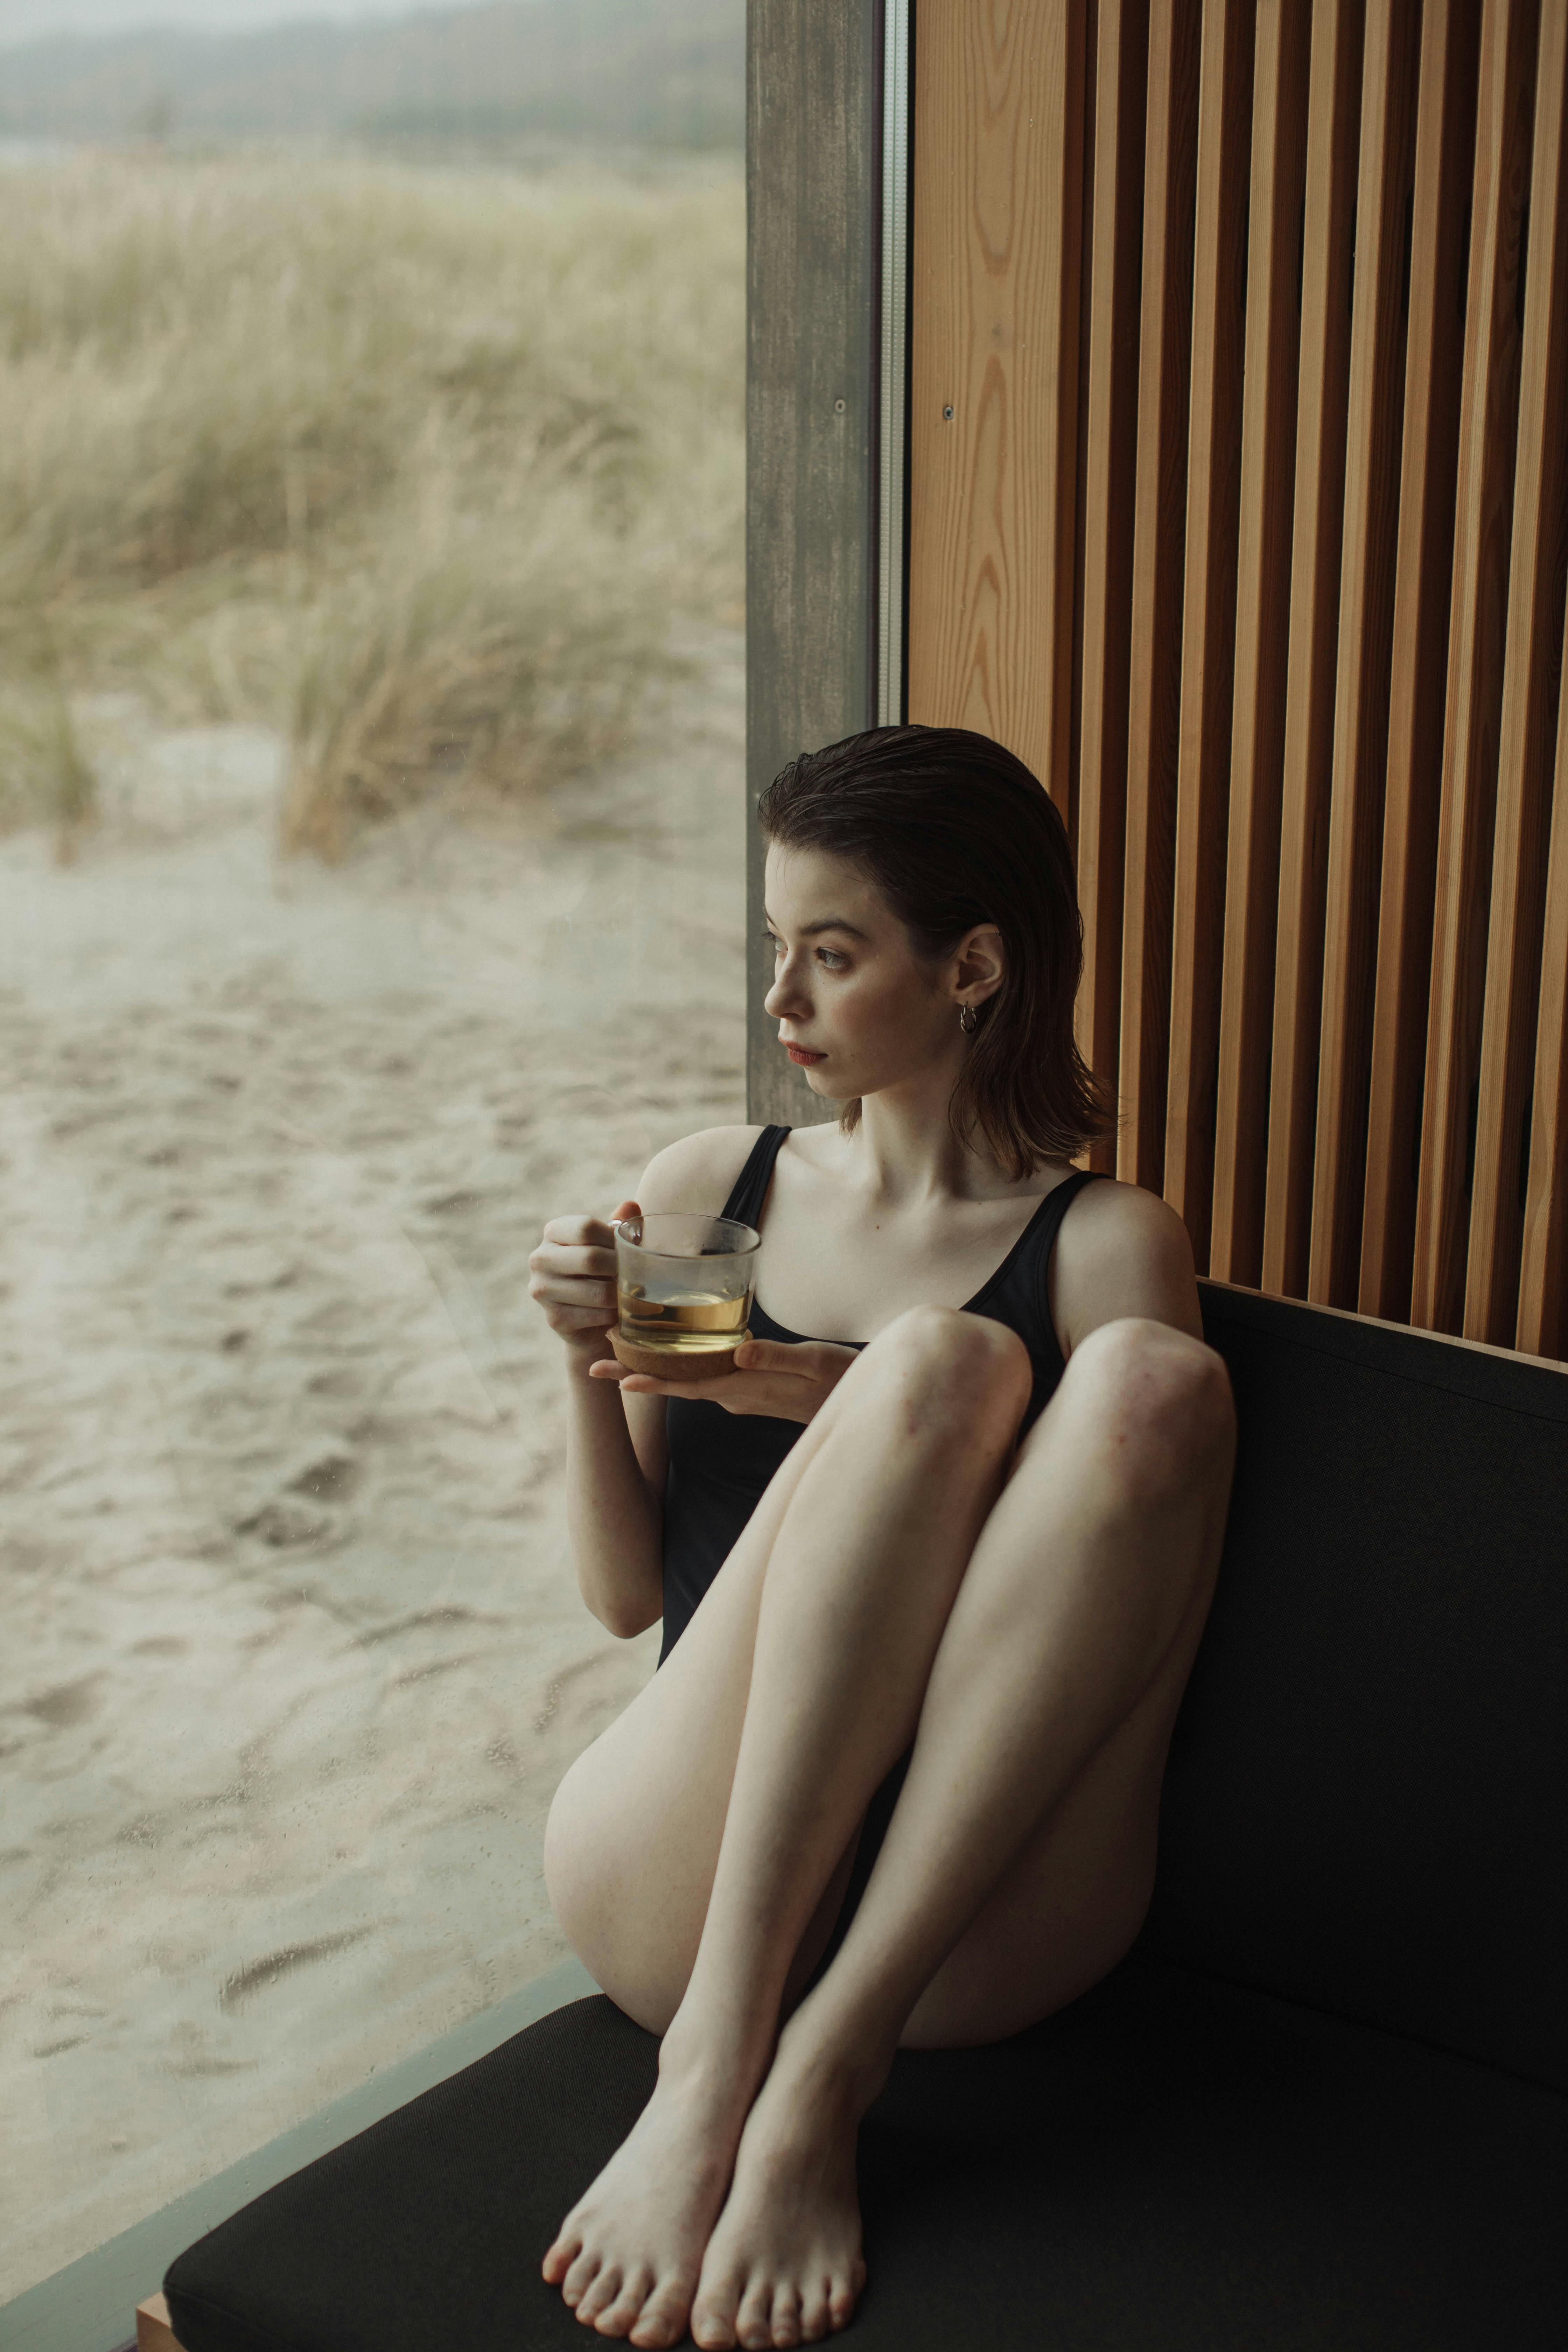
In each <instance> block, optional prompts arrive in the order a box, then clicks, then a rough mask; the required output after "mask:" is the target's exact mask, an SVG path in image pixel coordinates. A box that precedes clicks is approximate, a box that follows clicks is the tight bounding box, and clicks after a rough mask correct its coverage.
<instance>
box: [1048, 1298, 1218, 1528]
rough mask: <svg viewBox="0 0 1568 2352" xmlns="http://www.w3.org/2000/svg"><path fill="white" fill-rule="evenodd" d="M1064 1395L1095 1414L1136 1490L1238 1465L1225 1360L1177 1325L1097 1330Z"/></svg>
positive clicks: (1144, 1323)
mask: <svg viewBox="0 0 1568 2352" xmlns="http://www.w3.org/2000/svg"><path fill="white" fill-rule="evenodd" d="M1069 1384H1070V1385H1069ZM1063 1388H1064V1390H1065V1391H1068V1395H1069V1396H1070V1397H1071V1398H1073V1399H1074V1400H1075V1401H1077V1402H1080V1403H1084V1404H1087V1405H1088V1406H1089V1409H1090V1410H1091V1411H1092V1412H1095V1413H1096V1414H1097V1416H1098V1418H1099V1421H1100V1427H1101V1429H1102V1431H1103V1433H1104V1434H1105V1436H1106V1438H1107V1440H1108V1441H1109V1442H1110V1444H1113V1445H1114V1446H1115V1447H1116V1449H1117V1450H1118V1452H1119V1453H1120V1454H1123V1455H1124V1456H1125V1460H1126V1470H1127V1475H1128V1477H1129V1479H1130V1481H1131V1483H1133V1484H1135V1485H1137V1486H1143V1485H1145V1484H1147V1485H1150V1486H1152V1487H1157V1488H1159V1489H1160V1490H1161V1491H1162V1492H1163V1491H1164V1490H1165V1489H1166V1488H1167V1487H1168V1486H1170V1485H1172V1484H1173V1483H1174V1484H1176V1485H1179V1486H1188V1485H1190V1484H1191V1482H1192V1479H1193V1477H1194V1475H1202V1474H1204V1473H1205V1471H1207V1470H1208V1469H1209V1468H1211V1467H1214V1466H1217V1465H1226V1466H1228V1465H1229V1463H1230V1461H1231V1460H1232V1458H1233V1455H1234V1450H1235V1443H1236V1405H1235V1400H1234V1398H1233V1396H1232V1394H1231V1386H1230V1375H1229V1373H1228V1372H1227V1370H1226V1364H1225V1359H1224V1357H1223V1356H1221V1355H1220V1354H1219V1353H1218V1351H1217V1350H1216V1349H1213V1348H1211V1347H1209V1346H1208V1345H1207V1343H1206V1342H1205V1340H1202V1339H1194V1338H1193V1336H1192V1334H1191V1333H1190V1332H1186V1331H1179V1330H1177V1329H1176V1328H1175V1327H1174V1325H1173V1324H1170V1323H1161V1322H1158V1321H1156V1320H1155V1319H1154V1318H1152V1317H1148V1316H1141V1315H1126V1316H1120V1317H1118V1318H1116V1319H1115V1320H1114V1321H1112V1322H1110V1323H1102V1324H1100V1326H1099V1327H1098V1328H1096V1329H1095V1330H1093V1331H1091V1332H1089V1335H1088V1337H1087V1338H1086V1339H1083V1340H1081V1341H1080V1342H1079V1345H1078V1347H1076V1348H1075V1349H1073V1352H1072V1355H1071V1357H1070V1358H1069V1359H1068V1370H1067V1375H1066V1378H1065V1379H1064V1381H1063Z"/></svg>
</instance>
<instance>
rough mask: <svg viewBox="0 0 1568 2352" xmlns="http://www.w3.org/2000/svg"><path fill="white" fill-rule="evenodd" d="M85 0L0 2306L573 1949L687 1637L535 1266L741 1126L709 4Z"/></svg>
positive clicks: (737, 488) (39, 626)
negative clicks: (635, 1722) (557, 1800)
mask: <svg viewBox="0 0 1568 2352" xmlns="http://www.w3.org/2000/svg"><path fill="white" fill-rule="evenodd" d="M307 5H308V0H293V5H291V6H289V7H288V8H285V7H283V6H281V5H279V6H278V7H277V8H276V9H275V10H273V11H271V12H270V13H271V15H272V16H274V17H276V18H277V19H282V18H284V17H285V16H298V15H301V14H303V13H305V11H306V7H307ZM51 13H52V14H53V15H54V16H62V14H68V11H66V12H62V11H59V10H55V11H53V12H51ZM93 13H94V12H93V8H92V5H91V0H81V5H80V7H79V21H80V28H81V32H82V40H81V41H80V42H79V44H77V45H76V47H75V57H74V62H72V60H71V59H70V58H67V57H66V55H65V51H66V47H67V45H65V44H62V43H59V42H51V41H47V40H42V41H31V40H28V39H27V38H26V35H28V34H29V33H31V32H35V31H37V29H38V28H37V26H30V25H29V24H28V22H27V20H26V10H25V9H24V10H22V11H21V12H19V15H18V17H17V21H16V26H14V27H13V29H12V30H11V31H10V32H9V33H8V34H7V35H6V36H5V38H6V39H7V40H8V41H9V42H10V43H11V44H12V47H10V49H9V50H8V52H7V55H6V58H5V65H6V68H7V72H6V76H5V87H6V97H5V122H4V126H3V127H4V128H5V129H6V130H7V131H9V132H10V133H11V134H12V137H11V142H10V145H9V147H8V149H7V151H6V158H5V162H6V168H5V171H4V173H3V175H0V198H3V201H4V206H5V236H4V241H3V242H0V819H3V823H4V828H5V830H4V834H3V835H0V1295H3V1312H4V1321H3V1324H0V1350H3V1357H0V1366H3V1368H0V1497H3V1536H0V1542H3V1563H4V1566H3V1574H4V1584H3V1590H4V1595H5V1627H6V1637H5V1643H4V1645H3V1647H0V1675H3V1678H4V1684H3V1690H0V1698H3V1703H4V1718H3V1732H4V1752H5V1763H4V1774H5V1811H4V1823H3V1827H0V1904H3V1906H4V1911H3V1916H4V1928H3V1932H0V1945H3V1946H4V1948H5V1951H6V1953H7V1955H8V1956H9V1957H8V1958H7V1960H6V1962H5V1972H6V1982H5V1986H4V1995H5V1998H4V2000H3V2001H0V2112H3V2113H4V2115H5V2133H4V2154H3V2156H0V2167H3V2168H4V2174H5V2179H4V2198H3V2201H4V2204H5V2210H6V2215H7V2226H6V2229H5V2251H4V2254H3V2256H0V2299H4V2298H5V2296H8V2295H12V2294H16V2293H18V2292H20V2291H21V2290H22V2289H23V2288H25V2287H26V2286H27V2285H29V2284H32V2283H33V2282H34V2281H36V2280H37V2279H38V2278H40V2277H43V2276H45V2275H46V2274H47V2273H50V2272H52V2271H53V2270H55V2269H57V2268H58V2267H59V2266H61V2265H62V2264H64V2263H67V2262H68V2261H70V2260H72V2259H73V2258H74V2257H76V2256H78V2255H79V2254H81V2253H82V2252H86V2251H87V2250H89V2248H90V2247H92V2246H93V2245H95V2244H96V2243H98V2242H100V2241H101V2240H102V2239H104V2238H105V2237H107V2236H109V2235H110V2234H111V2233H112V2232H114V2231H118V2230H121V2229H122V2228H124V2227H126V2226H127V2225H128V2224H129V2223H131V2222H132V2221H135V2220H137V2219H139V2218H140V2217H141V2216H142V2215H143V2214H144V2213H146V2212H149V2211H151V2210H154V2209H155V2208H156V2207H158V2206H159V2205H161V2204H163V2203H164V2202H166V2201H167V2200H169V2199H171V2198H173V2197H174V2196H175V2195H177V2194H178V2193H180V2192H181V2191H183V2190H184V2189H187V2188H188V2187H190V2186H191V2185H192V2184H193V2182H194V2181H195V2180H196V2179H200V2178H201V2177H203V2176H204V2175H205V2174H208V2173H210V2172H212V2171H213V2170H215V2169H216V2168H218V2167H219V2166H221V2165H222V2164H224V2163H226V2162H229V2161H231V2160H232V2159H233V2158H236V2157H237V2156H239V2155H241V2154H243V2153H244V2152H245V2151H246V2150H247V2149H248V2148H250V2147H255V2146H257V2145H258V2144H259V2143H260V2142H262V2141H263V2140H265V2139H267V2138H268V2137H272V2136H273V2135H275V2134H276V2133H278V2132H279V2131H280V2130H282V2129H284V2128H285V2127H286V2126H289V2124H290V2123H292V2122H294V2121H295V2120H297V2119H299V2118H300V2116H304V2115H305V2114H308V2113H310V2111H312V2110H313V2109H315V2108H318V2107H319V2106H321V2105H322V2104H323V2103H324V2102H325V2101H326V2100H328V2099H329V2098H331V2096H333V2095H335V2094H337V2093H338V2092H341V2091H342V2090H344V2089H346V2088H348V2087H349V2086H350V2085H352V2084H354V2083H356V2082H359V2081H361V2080H363V2078H364V2077H365V2076H367V2075H368V2074H370V2073H371V2072H372V2071H373V2070H374V2069H375V2068H376V2067H378V2066H380V2065H382V2064H384V2063H386V2062H387V2061H388V2060H389V2059H390V2058H392V2057H394V2056H395V2055H398V2054H401V2053H403V2052H405V2050H408V2049H411V2048H414V2047H416V2046H418V2045H420V2044H422V2043H424V2042H428V2041H430V2040H431V2039H433V2038H434V2037H435V2036H436V2035H437V2034H438V2033H439V2032H442V2031H443V2030H444V2029H445V2028H447V2027H448V2026H450V2025H452V2024H453V2023H455V2022H457V2021H458V2020H460V2019H461V2018H463V2017H464V2016H466V2015H468V2014H470V2013H472V2012H473V2011H477V2010H479V2009H482V2008H484V2007H487V2006H489V2004H491V2003H493V2002H495V2001H496V2000H499V1999H500V1998H501V1997H502V1996H503V1995H504V1994H505V1993H507V1992H508V1991H509V1990H511V1989H512V1988H514V1987H515V1986H517V1985H519V1984H521V1983H522V1982H523V1981H525V1980H526V1979H529V1978H530V1977H531V1976H533V1975H535V1974H537V1973H538V1972H540V1971H541V1970H542V1969H544V1968H546V1967H548V1966H549V1965H550V1964H551V1963H552V1961H553V1960H554V1959H556V1958H558V1957H560V1955H561V1954H562V1952H563V1949H564V1946H563V1940H562V1938H561V1937H560V1934H559V1931H558V1929H557V1928H556V1927H555V1925H554V1923H553V1921H552V1917H551V1915H550V1911H549V1907H548V1904H547V1901H546V1898H545V1895H544V1890H543V1886H542V1880H541V1875H540V1848H541V1838H542V1827H543V1822H544V1816H545V1812H546V1810H547V1808H548V1804H549V1800H550V1797H551V1794H552V1790H553V1788H554V1786H555V1783H556V1781H557V1780H558V1779H559V1777H560V1775H561V1773H562V1771H563V1769H564V1767H565V1765H566V1764H567V1763H568V1762H569V1761H570V1759H571V1758H572V1757H573V1756H574V1754H575V1753H577V1751H578V1750H579V1749H580V1748H582V1747H583V1746H584V1744H585V1743H586V1741H587V1740H588V1739H589V1738H592V1737H593V1736H594V1735H595V1732H596V1731H597V1730H598V1729H600V1728H601V1727H603V1726H604V1725H605V1723H606V1722H607V1721H608V1720H609V1719H610V1717H612V1716H613V1715H614V1714H615V1713H616V1712H617V1711H618V1710H619V1709H620V1708H621V1707H622V1706H624V1705H625V1704H626V1701H627V1700H628V1698H629V1697H630V1696H631V1695H632V1694H633V1692H634V1691H635V1690H636V1689H637V1687H638V1686H639V1685H640V1684H641V1682H642V1681H643V1680H644V1679H645V1678H646V1676H647V1673H648V1671H649V1670H650V1668H651V1665H652V1661H653V1657H654V1655H655V1654H657V1639H658V1636H657V1633H653V1634H648V1635H645V1636H644V1637H642V1639H641V1640H639V1641H638V1642H636V1643H629V1644H623V1643H616V1642H614V1641H613V1640H611V1639H610V1637H609V1636H607V1635H606V1634H605V1633H603V1632H602V1630H601V1629H600V1628H599V1627H598V1625H597V1624H596V1623H595V1621H594V1620H593V1619H592V1618H591V1617H589V1616H588V1614H587V1613H586V1612H585V1611H584V1608H583V1606H582V1603H581V1601H580V1600H579V1598H578V1595H577V1592H576V1589H575V1585H574V1580H573V1576H572V1571H571V1568H570V1565H569V1561H568V1559H567V1555H566V1549H565V1543H564V1535H563V1523H562V1512H561V1507H560V1491H559V1469H560V1456H561V1411H560V1402H559V1369H558V1364H557V1360H556V1343H554V1342H553V1341H552V1339H551V1338H550V1335H549V1333H548V1331H547V1330H546V1329H545V1328H544V1326H543V1324H542V1320H541V1319H540V1318H538V1316H537V1314H536V1313H535V1311H534V1310H533V1309H532V1308H531V1306H530V1304H529V1302H528V1299H527V1296H526V1283H527V1258H528V1254H529V1251H530V1249H531V1246H532V1245H533V1243H534V1241H535V1240H536V1238H537V1235H538V1231H539V1228H540V1226H541V1225H542V1223H543V1221H544V1219H545V1218H546V1217H547V1216H549V1215H551V1214H554V1213H562V1212H563V1211H569V1210H574V1209H588V1210H594V1211H597V1212H599V1213H603V1212H605V1210H607V1209H608V1208H609V1207H611V1206H613V1205H614V1203H615V1202H616V1200H617V1199H619V1198H621V1197H623V1196H624V1194H625V1193H626V1191H627V1189H628V1187H629V1186H630V1185H632V1184H634V1183H635V1180H636V1176H637V1171H639V1169H640V1167H641V1165H642V1163H643V1161H644V1160H645V1159H646V1158H647V1155H648V1154H649V1152H650V1151H651V1150H655V1149H657V1148H658V1146H659V1145H661V1144H662V1143H664V1142H667V1141H668V1140H670V1139H672V1138H673V1137H675V1136H676V1135H678V1134H681V1133H685V1132H688V1131H689V1130H690V1129H693V1128H696V1127H700V1126H702V1125H706V1124H710V1123H712V1122H713V1121H715V1120H719V1119H731V1118H738V1117H741V1116H742V1078H741V1064H742V1024H743V1003H742V999H743V981H742V963H743V908H742V882H741V870H742V858H743V843H742V824H743V816H742V808H743V803H742V680H741V638H740V619H741V610H740V596H741V581H740V564H741V547H740V535H741V503H742V446H741V436H742V311H743V287H742V241H743V192H742V177H741V167H740V160H739V154H738V152H737V150H738V145H739V137H740V128H739V126H740V118H741V110H742V89H741V71H740V45H741V25H742V7H741V5H740V0H734V5H726V6H722V7H713V8H698V9H690V8H687V9H681V8H678V7H675V6H673V5H672V6H669V7H661V6H658V5H654V0H648V5H645V6H641V7H634V6H630V5H617V6H615V7H611V6H610V5H607V0H606V5H602V6H598V7H593V6H589V5H583V6H581V7H578V6H574V5H567V0H531V5H527V6H519V7H518V8H517V9H515V10H506V9H502V10H499V11H498V10H496V9H493V8H489V9H483V10H478V9H476V10H473V11H465V10H462V9H453V10H450V11H449V12H447V15H445V16H441V15H437V16H430V17H427V18H417V19H410V20H408V21H407V22H404V21H403V20H401V19H399V20H397V21H395V22H394V21H391V20H390V18H389V19H388V20H386V21H382V20H378V19H375V18H374V16H373V17H370V18H368V19H362V20H357V21H356V22H355V23H354V24H353V25H352V26H343V25H341V24H340V25H321V26H309V25H307V26H298V25H296V26H289V27H288V28H287V29H283V28H280V26H279V25H276V24H274V25H271V26H268V25H265V24H263V23H262V22H261V20H262V19H263V18H265V17H266V16H268V10H267V8H266V7H265V6H263V5H255V6H251V7H249V8H247V9H243V10H241V9H237V10H236V11H235V12H234V13H235V15H236V17H237V19H238V18H239V17H241V16H243V17H244V18H245V19H246V21H247V23H248V24H250V25H252V26H259V29H256V30H252V31H249V32H247V33H244V34H240V33H235V34H233V35H228V34H221V35H219V34H217V33H216V31H215V27H216V24H217V20H218V18H219V17H220V16H221V15H222V14H223V12H222V11H221V10H220V9H219V8H217V7H216V6H215V7H211V8H206V9H205V10H204V11H203V12H202V16H203V20H204V22H205V24H206V26H207V28H208V34H209V37H207V38H205V39H204V40H199V41H195V40H189V39H184V38H182V37H171V38H170V39H167V40H165V41H164V42H163V44H162V45H161V46H158V47H157V50H156V60H155V70H154V65H153V64H152V63H149V62H148V60H149V58H153V48H152V47H150V46H149V45H147V44H142V47H141V49H138V48H137V47H136V43H135V40H134V39H133V38H132V36H131V35H130V34H126V35H125V36H124V37H123V39H121V44H120V47H118V48H116V49H113V50H112V51H111V50H110V47H108V46H107V45H102V44H97V43H95V41H94V40H93V39H92V38H91V37H89V36H90V35H91V34H92V32H93V30H94V26H93V25H92V24H91V23H90V22H89V19H91V18H92V16H93ZM133 13H134V12H133V11H132V10H130V9H128V8H126V7H124V6H120V7H118V8H116V7H114V6H113V5H109V0H105V5H103V6H102V7H101V9H100V11H99V15H100V18H101V26H100V29H106V28H112V27H115V26H123V25H126V24H128V23H129V22H130V20H131V18H132V15H133ZM146 13H147V15H148V16H150V17H151V16H154V15H156V16H163V17H164V18H167V17H168V16H171V14H173V15H174V16H178V14H179V11H178V9H177V8H176V9H174V10H173V11H171V10H170V9H168V8H166V7H165V8H159V9H154V8H153V6H152V5H149V7H148V9H147V12H146ZM568 35H570V37H568ZM530 39H532V40H534V41H535V43H536V47H535V49H534V50H529V49H528V47H527V43H528V41H529V40H530ZM487 40H489V41H491V42H492V43H493V44H494V45H495V46H494V47H493V52H487V51H486V50H485V48H484V44H485V42H486V41H487ZM595 44H597V47H595ZM400 45H401V46H400ZM552 45H553V46H552ZM617 45H618V46H617ZM411 54H413V55H414V58H415V62H414V64H413V65H412V66H410V65H409V64H408V59H409V57H410V55H411ZM529 58H532V60H533V65H532V67H531V68H530V69H529V70H528V71H525V70H524V66H525V65H526V64H527V61H528V59H529ZM128 59H129V60H130V62H128V61H127V60H128ZM443 75H445V77H446V79H443ZM204 76H205V79H204ZM552 76H553V79H552ZM247 92H248V96H247ZM290 92H292V93H293V96H292V97H290V96H289V93H290ZM541 92H542V93H543V95H542V96H541ZM301 93H306V95H301ZM291 106H292V107H293V108H295V110H296V111H297V113H298V116H299V120H298V121H294V120H291V119H290V116H289V108H290V107H291ZM595 108H597V110H598V111H597V112H596V113H595ZM95 109H96V111H95ZM639 109H640V112H639ZM117 110H118V113H117Z"/></svg>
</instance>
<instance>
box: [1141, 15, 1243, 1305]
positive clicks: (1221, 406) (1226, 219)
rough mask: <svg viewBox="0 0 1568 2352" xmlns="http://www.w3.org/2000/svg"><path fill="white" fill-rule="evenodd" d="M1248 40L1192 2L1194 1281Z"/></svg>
mask: <svg viewBox="0 0 1568 2352" xmlns="http://www.w3.org/2000/svg"><path fill="white" fill-rule="evenodd" d="M1255 29H1256V16H1255V8H1254V0H1205V8H1204V12H1203V53H1202V62H1201V68H1200V73H1199V98H1198V160H1197V204H1196V218H1195V226H1194V270H1193V358H1192V388H1191V394H1190V397H1189V401H1188V425H1187V544H1186V577H1185V583H1184V591H1183V600H1182V701H1181V732H1180V741H1179V751H1178V765H1177V779H1176V866H1175V907H1174V920H1173V937H1172V953H1171V1046H1170V1069H1169V1076H1168V1079H1167V1084H1166V1101H1165V1182H1164V1192H1165V1198H1166V1200H1167V1201H1168V1202H1170V1203H1171V1205H1172V1207H1173V1209H1174V1210H1175V1212H1176V1213H1177V1215H1178V1216H1180V1217H1181V1218H1182V1219H1183V1220H1184V1223H1185V1224H1186V1228H1187V1232H1188V1234H1189V1236H1190V1238H1191V1241H1192V1244H1193V1253H1194V1259H1195V1262H1196V1264H1197V1266H1198V1269H1199V1271H1200V1272H1201V1273H1206V1272H1207V1271H1208V1265H1209V1228H1210V1216H1211V1210H1212V1206H1213V1200H1214V1132H1215V1090H1216V1085H1217V1078H1218V1066H1219V1010H1220V967H1221V958H1222V954H1223V950H1224V946H1225V884H1226V873H1225V851H1226V815H1227V813H1228V805H1229V792H1230V734H1231V715H1232V698H1233V691H1234V687H1235V678H1236V576H1237V575H1236V564H1237V516H1238V510H1239V506H1240V498H1241V400H1242V363H1243V360H1244V357H1245V353H1246V348H1247V278H1246V273H1247V184H1248V176H1249V172H1250V142H1251V116H1252V105H1251V101H1252V66H1253V45H1254V33H1255Z"/></svg>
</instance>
